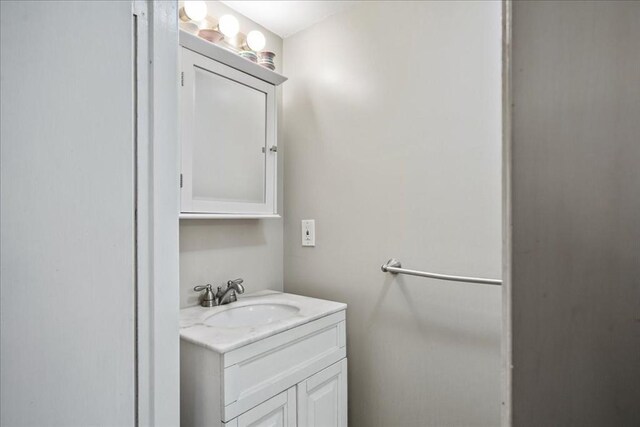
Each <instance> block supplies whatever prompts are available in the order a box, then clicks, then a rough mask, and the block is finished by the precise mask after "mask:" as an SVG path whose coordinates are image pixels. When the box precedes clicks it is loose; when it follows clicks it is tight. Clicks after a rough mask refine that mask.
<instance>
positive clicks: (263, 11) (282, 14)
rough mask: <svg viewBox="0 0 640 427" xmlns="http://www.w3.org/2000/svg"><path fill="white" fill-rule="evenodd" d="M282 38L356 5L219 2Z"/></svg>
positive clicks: (297, 2) (349, 2)
mask: <svg viewBox="0 0 640 427" xmlns="http://www.w3.org/2000/svg"><path fill="white" fill-rule="evenodd" d="M222 3H224V4H226V5H227V6H229V7H230V8H232V9H235V10H236V11H237V12H239V13H241V14H243V15H244V16H246V17H247V18H249V19H251V20H252V21H254V22H257V23H258V24H260V25H262V26H263V27H265V28H266V29H267V30H269V31H271V32H273V33H275V34H277V35H279V36H280V37H282V38H285V37H289V36H290V35H293V34H295V33H297V32H298V31H300V30H304V29H305V28H307V27H310V26H312V25H313V24H315V23H317V22H320V21H322V20H323V19H325V18H326V17H328V16H331V15H333V14H334V13H337V12H340V11H342V10H345V9H348V8H350V7H352V6H353V5H354V4H356V3H358V2H357V1H222Z"/></svg>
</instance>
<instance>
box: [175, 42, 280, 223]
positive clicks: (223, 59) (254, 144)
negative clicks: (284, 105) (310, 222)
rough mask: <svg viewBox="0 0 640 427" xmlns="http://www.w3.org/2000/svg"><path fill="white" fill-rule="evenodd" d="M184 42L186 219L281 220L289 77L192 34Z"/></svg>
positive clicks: (182, 91)
mask: <svg viewBox="0 0 640 427" xmlns="http://www.w3.org/2000/svg"><path fill="white" fill-rule="evenodd" d="M180 43H181V54H180V61H181V72H180V134H181V137H180V144H181V154H182V159H181V175H180V188H181V209H180V210H181V218H215V217H223V218H229V217H240V218H247V217H269V216H275V215H276V213H277V194H276V189H277V156H278V145H277V131H276V124H277V118H276V113H277V100H276V86H277V84H280V83H282V82H283V81H284V80H285V78H284V77H283V76H281V75H279V74H277V73H275V72H273V71H271V70H268V69H266V68H264V67H262V66H260V65H258V64H256V63H253V62H251V61H249V60H247V59H244V58H241V57H239V56H238V55H236V54H235V53H233V52H230V51H227V50H225V49H223V48H221V47H219V46H216V45H214V44H212V43H209V42H207V41H204V40H202V39H200V38H198V37H196V36H193V35H191V34H188V33H186V32H181V34H180Z"/></svg>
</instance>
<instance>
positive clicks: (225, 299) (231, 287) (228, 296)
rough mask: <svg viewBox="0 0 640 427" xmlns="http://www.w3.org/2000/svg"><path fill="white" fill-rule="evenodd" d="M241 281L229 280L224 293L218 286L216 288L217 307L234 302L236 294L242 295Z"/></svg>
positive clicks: (236, 298)
mask: <svg viewBox="0 0 640 427" xmlns="http://www.w3.org/2000/svg"><path fill="white" fill-rule="evenodd" d="M242 282H244V280H242V279H235V280H229V281H228V282H227V289H225V290H224V291H223V290H222V288H221V287H220V286H218V292H216V300H217V301H218V305H224V304H229V303H230V302H234V301H237V300H238V297H237V295H236V294H239V295H241V294H243V293H244V286H242Z"/></svg>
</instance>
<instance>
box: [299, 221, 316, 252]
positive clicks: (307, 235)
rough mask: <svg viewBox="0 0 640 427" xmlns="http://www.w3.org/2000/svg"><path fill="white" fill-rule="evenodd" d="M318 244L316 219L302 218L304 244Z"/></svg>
mask: <svg viewBox="0 0 640 427" xmlns="http://www.w3.org/2000/svg"><path fill="white" fill-rule="evenodd" d="M315 245H316V220H315V219H303V220H302V246H315Z"/></svg>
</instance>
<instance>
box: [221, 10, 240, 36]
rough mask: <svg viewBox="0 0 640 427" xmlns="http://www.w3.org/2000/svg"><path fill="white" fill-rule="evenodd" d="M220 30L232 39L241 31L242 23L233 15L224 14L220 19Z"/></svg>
mask: <svg viewBox="0 0 640 427" xmlns="http://www.w3.org/2000/svg"><path fill="white" fill-rule="evenodd" d="M218 30H219V31H220V32H221V33H222V34H224V36H225V37H229V38H230V39H232V38H234V37H235V36H237V35H238V31H240V23H239V22H238V20H237V19H236V18H235V16H232V15H222V16H221V17H220V20H219V21H218Z"/></svg>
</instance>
